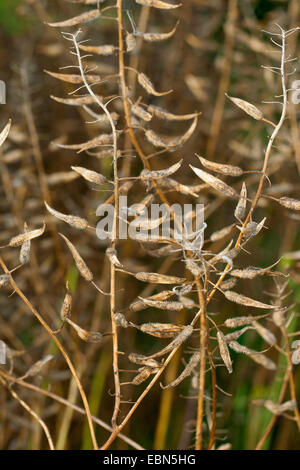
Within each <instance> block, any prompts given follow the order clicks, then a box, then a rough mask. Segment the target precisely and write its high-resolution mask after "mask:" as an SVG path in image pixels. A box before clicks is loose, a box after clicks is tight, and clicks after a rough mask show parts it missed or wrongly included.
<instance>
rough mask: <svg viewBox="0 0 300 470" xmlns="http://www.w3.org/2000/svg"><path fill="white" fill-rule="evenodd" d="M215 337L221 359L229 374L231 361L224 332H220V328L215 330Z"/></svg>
mask: <svg viewBox="0 0 300 470" xmlns="http://www.w3.org/2000/svg"><path fill="white" fill-rule="evenodd" d="M217 339H218V343H219V350H220V354H221V358H222V359H223V362H224V364H225V366H226V368H227V370H228V372H229V374H231V373H232V361H231V357H230V354H229V351H228V347H227V343H226V338H225V336H224V334H223V333H222V331H220V330H219V331H218V332H217Z"/></svg>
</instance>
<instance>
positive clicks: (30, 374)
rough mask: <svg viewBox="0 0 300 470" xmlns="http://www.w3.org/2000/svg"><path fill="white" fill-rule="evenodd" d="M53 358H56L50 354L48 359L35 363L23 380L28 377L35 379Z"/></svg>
mask: <svg viewBox="0 0 300 470" xmlns="http://www.w3.org/2000/svg"><path fill="white" fill-rule="evenodd" d="M53 358H54V356H53V355H52V354H48V355H47V356H46V357H44V359H41V360H40V361H37V362H35V363H34V364H33V365H32V366H31V367H29V369H28V371H27V372H26V373H25V375H23V377H22V380H24V379H25V378H26V377H34V376H35V375H38V374H39V373H40V372H41V370H42V368H43V367H44V366H45V365H46V364H47V363H48V362H49V361H51V360H52V359H53Z"/></svg>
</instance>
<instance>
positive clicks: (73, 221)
mask: <svg viewBox="0 0 300 470" xmlns="http://www.w3.org/2000/svg"><path fill="white" fill-rule="evenodd" d="M44 203H45V206H46V208H47V210H48V211H49V212H50V214H52V215H54V217H57V218H58V219H60V220H63V221H64V222H66V223H67V224H69V225H71V226H72V227H75V228H78V229H80V230H83V229H85V228H87V226H88V221H87V220H85V219H83V218H81V217H77V216H76V215H66V214H63V213H62V212H58V211H56V210H55V209H52V207H50V206H49V204H47V202H46V201H44Z"/></svg>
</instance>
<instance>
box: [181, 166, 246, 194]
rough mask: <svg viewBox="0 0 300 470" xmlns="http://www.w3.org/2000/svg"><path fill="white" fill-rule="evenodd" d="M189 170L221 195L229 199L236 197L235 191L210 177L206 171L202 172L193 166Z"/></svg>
mask: <svg viewBox="0 0 300 470" xmlns="http://www.w3.org/2000/svg"><path fill="white" fill-rule="evenodd" d="M190 168H191V169H192V170H193V172H194V173H196V175H197V176H198V177H199V178H200V179H202V180H203V181H204V182H205V183H207V184H208V185H209V186H211V187H212V188H213V189H215V190H216V191H218V192H219V193H222V194H223V195H224V196H228V197H230V198H236V197H237V193H236V192H235V190H234V189H233V188H231V186H228V184H226V183H224V181H222V180H220V179H218V178H216V177H215V176H212V175H210V174H209V173H206V171H203V170H201V169H200V168H196V167H194V166H193V165H190Z"/></svg>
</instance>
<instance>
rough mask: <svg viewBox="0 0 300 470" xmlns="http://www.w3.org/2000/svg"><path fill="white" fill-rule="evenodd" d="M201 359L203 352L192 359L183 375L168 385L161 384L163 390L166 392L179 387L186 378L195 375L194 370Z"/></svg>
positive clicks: (198, 352)
mask: <svg viewBox="0 0 300 470" xmlns="http://www.w3.org/2000/svg"><path fill="white" fill-rule="evenodd" d="M200 359H201V352H200V351H197V352H195V353H194V354H193V355H192V357H191V358H190V360H189V362H188V363H187V365H186V367H185V368H184V370H183V371H182V372H181V374H180V375H179V376H178V377H177V378H176V379H175V380H173V381H172V382H171V383H169V384H168V385H162V384H160V386H161V388H163V389H164V390H167V389H169V388H174V387H176V386H177V385H179V384H180V383H181V382H182V381H183V380H184V379H185V378H186V377H189V376H190V375H191V374H192V373H193V371H194V369H195V368H196V367H197V365H198V364H199V361H200Z"/></svg>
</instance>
